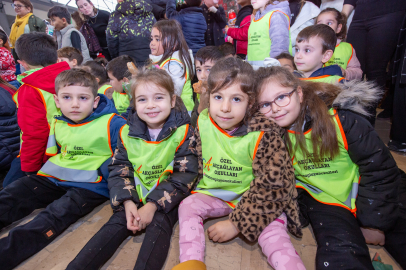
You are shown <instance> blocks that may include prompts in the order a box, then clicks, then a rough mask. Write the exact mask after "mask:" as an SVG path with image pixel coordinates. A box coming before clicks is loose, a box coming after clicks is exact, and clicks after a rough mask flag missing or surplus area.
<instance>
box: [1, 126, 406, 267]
mask: <svg viewBox="0 0 406 270" xmlns="http://www.w3.org/2000/svg"><path fill="white" fill-rule="evenodd" d="M389 128H390V122H389V121H383V120H378V122H377V124H376V130H377V131H378V133H379V135H380V136H381V138H382V139H383V140H384V142H385V143H386V142H388V135H389ZM392 154H393V156H394V157H395V159H396V161H397V164H398V166H399V167H400V168H402V169H403V170H406V155H400V154H397V153H392ZM37 213H38V211H36V212H34V213H33V214H31V215H30V216H29V217H27V218H25V219H24V220H22V221H21V222H19V223H18V224H13V225H12V226H10V227H9V228H6V229H4V230H3V231H1V232H0V238H1V237H5V236H6V235H7V234H8V231H9V230H10V229H11V228H12V227H15V226H18V225H20V224H23V223H25V222H28V221H29V220H31V219H32V218H33V217H35V215H36V214H37ZM111 214H112V210H111V207H110V206H109V204H108V202H106V203H105V204H103V205H101V206H99V207H97V208H96V209H94V211H93V212H91V213H90V214H89V215H87V216H85V217H84V218H82V219H80V220H79V221H77V222H76V223H75V224H73V225H72V226H70V227H69V228H68V229H67V230H66V231H65V232H64V233H63V234H62V235H60V236H59V237H58V238H57V239H55V241H54V242H53V243H52V244H50V245H49V246H47V247H46V248H45V249H43V250H42V251H40V252H39V253H37V254H36V255H34V256H32V257H31V258H29V259H28V260H26V261H25V262H23V263H22V264H20V265H19V266H18V267H17V268H16V269H18V270H39V269H45V270H59V269H65V268H66V266H67V265H68V263H69V262H70V261H71V260H72V259H73V258H74V257H75V256H76V255H77V253H78V252H79V251H80V250H81V249H82V247H83V246H84V245H85V244H86V242H87V241H88V240H89V239H90V238H91V237H92V236H93V235H94V234H95V233H96V232H97V231H98V230H99V229H100V228H101V226H102V225H103V224H104V223H105V222H106V221H107V220H108V219H109V217H110V216H111ZM224 219H225V218H221V219H214V220H208V221H207V222H205V225H204V226H205V229H207V228H208V227H209V226H210V225H212V224H214V223H215V222H216V221H218V220H224ZM178 235H179V226H178V225H176V229H175V231H174V234H173V237H172V243H171V247H170V251H169V255H168V258H167V261H166V263H165V266H164V269H165V270H170V269H171V268H172V267H173V266H175V265H176V264H178V263H179V259H178V258H179V237H178ZM143 239H144V235H143V234H139V235H137V236H135V237H129V238H128V239H126V240H125V241H124V242H123V244H122V245H121V246H120V248H119V249H118V250H117V252H116V253H115V254H114V256H113V257H112V258H111V259H110V260H109V261H108V262H107V263H106V265H105V266H104V267H103V268H102V269H108V270H126V269H133V267H134V264H135V261H136V258H137V254H138V252H139V249H140V247H141V243H142V241H143ZM292 242H293V244H294V246H295V248H296V250H297V252H298V253H299V255H300V256H301V258H302V260H303V261H304V263H305V266H306V269H308V270H312V269H315V266H314V260H315V255H316V249H317V246H316V243H315V241H314V237H313V233H312V231H311V228H306V229H304V237H303V238H302V239H294V238H292ZM369 250H370V254H371V256H373V255H374V254H375V253H376V252H378V253H379V254H380V255H381V258H382V260H383V262H384V263H386V264H391V265H392V266H393V269H394V270H401V268H400V267H399V266H398V265H397V264H396V263H395V262H394V261H393V259H392V258H391V257H390V255H388V254H387V253H386V251H385V249H384V248H381V247H375V246H369ZM206 265H207V268H208V269H209V270H212V269H213V270H215V269H221V270H240V269H241V270H249V269H255V270H260V269H272V267H270V266H269V265H268V263H267V261H266V258H265V257H264V256H263V255H262V252H261V250H260V247H259V246H258V244H252V243H249V242H247V241H245V240H244V239H243V238H241V237H238V238H236V239H234V240H232V241H230V242H228V243H223V244H215V243H213V242H211V241H210V240H209V239H208V237H207V235H206ZM152 270H155V269H152Z"/></svg>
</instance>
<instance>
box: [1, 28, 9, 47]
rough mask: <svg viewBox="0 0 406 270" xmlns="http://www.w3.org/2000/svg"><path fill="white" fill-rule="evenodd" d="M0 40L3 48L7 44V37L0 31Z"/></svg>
mask: <svg viewBox="0 0 406 270" xmlns="http://www.w3.org/2000/svg"><path fill="white" fill-rule="evenodd" d="M0 39H1V40H3V46H4V44H6V43H7V40H8V37H7V34H6V32H4V31H3V30H1V29H0Z"/></svg>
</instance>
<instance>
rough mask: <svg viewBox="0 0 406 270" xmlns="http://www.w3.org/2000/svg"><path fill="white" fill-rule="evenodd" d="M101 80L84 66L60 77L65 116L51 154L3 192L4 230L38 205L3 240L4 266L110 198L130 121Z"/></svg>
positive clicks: (58, 97) (53, 131) (55, 125)
mask: <svg viewBox="0 0 406 270" xmlns="http://www.w3.org/2000/svg"><path fill="white" fill-rule="evenodd" d="M97 86H98V85H97V81H96V79H95V78H94V76H92V75H91V74H90V73H88V72H86V71H84V70H81V69H71V70H66V71H64V72H62V73H61V74H59V75H58V76H57V77H56V80H55V92H56V94H55V95H54V99H55V103H56V106H57V107H58V108H60V110H61V112H62V115H61V116H57V117H55V118H54V119H53V121H52V122H51V128H50V133H49V138H48V145H47V149H46V153H47V155H50V156H51V157H50V158H49V160H48V161H47V162H46V163H45V164H44V166H42V167H41V169H40V170H39V172H38V173H37V174H33V175H30V176H25V177H22V178H20V179H18V180H16V181H14V182H13V183H11V184H9V185H8V186H7V187H5V188H4V189H3V190H2V191H1V192H0V229H2V228H4V227H6V226H8V225H9V224H11V223H13V222H14V221H17V220H19V219H21V218H23V217H25V216H27V215H29V214H30V213H31V212H32V211H33V210H35V209H39V208H45V210H43V211H42V212H40V213H39V214H38V215H37V216H36V217H35V218H34V219H33V220H32V221H30V222H28V223H27V224H24V225H22V226H19V227H16V228H14V229H12V230H11V231H10V233H9V235H8V236H7V237H5V238H2V239H0V265H1V268H2V269H13V268H14V267H16V266H17V265H18V264H19V263H21V262H23V261H24V260H25V259H27V258H29V257H30V256H32V255H34V254H35V253H37V252H38V251H40V250H41V249H43V248H45V247H46V246H47V245H48V244H50V243H51V242H52V241H53V240H54V239H55V238H56V237H57V236H58V235H60V234H61V233H63V231H64V230H66V229H67V228H68V227H69V226H70V225H71V224H72V223H74V222H76V221H77V220H78V219H79V218H81V217H83V216H85V215H86V214H88V213H89V212H90V211H92V210H93V209H94V208H95V207H96V206H98V205H99V204H101V203H103V202H105V201H106V200H107V199H108V196H109V191H108V188H107V181H106V180H107V178H108V174H109V172H108V170H107V165H108V164H109V162H110V160H111V157H112V156H113V149H115V147H116V143H117V136H118V134H119V131H120V128H121V127H122V126H123V125H124V124H125V120H124V119H123V118H122V117H120V116H118V115H116V112H117V111H116V109H115V108H114V105H113V103H112V102H111V101H110V100H109V99H107V98H106V97H105V96H104V95H97V89H98V87H97Z"/></svg>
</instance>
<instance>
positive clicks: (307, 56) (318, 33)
mask: <svg viewBox="0 0 406 270" xmlns="http://www.w3.org/2000/svg"><path fill="white" fill-rule="evenodd" d="M336 43H337V37H336V34H335V32H334V30H333V29H331V28H330V27H329V26H327V25H324V24H318V25H312V26H309V27H306V28H305V29H303V30H302V31H300V33H299V34H298V36H297V38H296V45H295V65H296V68H297V70H298V71H299V72H300V75H301V76H302V77H303V78H302V80H310V81H315V82H325V83H337V82H340V81H342V80H343V79H344V78H343V74H342V71H341V68H340V67H339V66H338V65H331V66H328V67H323V66H324V64H325V63H327V62H328V60H330V58H331V57H332V56H333V53H334V49H335V47H336Z"/></svg>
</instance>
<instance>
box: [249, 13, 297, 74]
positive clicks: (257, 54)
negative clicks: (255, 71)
mask: <svg viewBox="0 0 406 270" xmlns="http://www.w3.org/2000/svg"><path fill="white" fill-rule="evenodd" d="M274 12H280V13H283V14H284V15H285V16H286V17H287V18H288V22H289V25H290V18H289V16H288V15H287V14H285V13H284V12H282V11H279V10H274V11H271V12H268V13H267V14H265V15H264V16H263V17H262V18H260V19H258V20H255V19H253V20H252V21H251V24H250V27H249V28H248V47H247V61H248V63H250V64H251V65H256V66H262V64H263V61H264V59H265V58H268V57H270V55H269V53H270V52H271V45H272V40H271V38H270V36H269V28H270V27H271V18H272V15H273V14H274ZM289 53H290V54H292V42H291V41H290V26H289Z"/></svg>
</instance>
